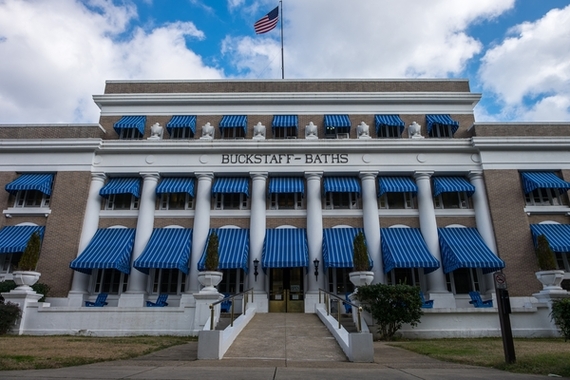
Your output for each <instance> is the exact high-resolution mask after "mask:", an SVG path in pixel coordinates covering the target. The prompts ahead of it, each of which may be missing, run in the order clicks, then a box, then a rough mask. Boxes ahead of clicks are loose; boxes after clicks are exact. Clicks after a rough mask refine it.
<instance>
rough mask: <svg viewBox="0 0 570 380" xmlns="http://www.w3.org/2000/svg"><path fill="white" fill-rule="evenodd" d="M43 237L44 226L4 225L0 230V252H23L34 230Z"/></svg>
mask: <svg viewBox="0 0 570 380" xmlns="http://www.w3.org/2000/svg"><path fill="white" fill-rule="evenodd" d="M36 231H37V232H39V233H40V239H43V237H44V231H45V227H42V226H6V227H4V228H2V229H1V230H0V254H2V253H4V254H6V253H20V252H24V250H25V249H26V246H27V245H28V241H29V240H30V237H31V236H32V234H33V233H34V232H36Z"/></svg>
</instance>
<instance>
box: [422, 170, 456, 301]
mask: <svg viewBox="0 0 570 380" xmlns="http://www.w3.org/2000/svg"><path fill="white" fill-rule="evenodd" d="M432 174H433V172H415V173H414V178H415V179H416V184H417V185H418V196H417V198H418V209H419V214H420V230H421V232H422V236H423V238H424V240H425V242H426V244H427V247H428V249H429V251H430V253H431V254H432V255H433V257H435V258H436V259H437V260H438V261H439V262H440V263H442V260H441V253H440V251H439V238H438V235H437V222H436V218H435V209H434V207H433V196H432V190H431V183H430V178H431V175H432ZM427 286H428V289H427V290H428V293H430V295H433V294H435V293H440V294H446V293H447V294H449V292H448V291H447V286H446V281H445V274H444V273H443V267H442V266H440V267H439V268H438V269H437V270H435V271H433V272H431V273H429V274H428V275H427ZM432 298H433V297H432ZM437 303H438V302H437V301H436V302H434V307H442V305H441V303H440V302H439V303H440V305H437V306H436V304H437Z"/></svg>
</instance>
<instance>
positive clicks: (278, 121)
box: [271, 115, 299, 129]
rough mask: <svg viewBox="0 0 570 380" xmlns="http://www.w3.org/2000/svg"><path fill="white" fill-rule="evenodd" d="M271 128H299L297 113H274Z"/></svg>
mask: <svg viewBox="0 0 570 380" xmlns="http://www.w3.org/2000/svg"><path fill="white" fill-rule="evenodd" d="M271 127H272V128H292V127H294V128H295V129H298V128H299V122H298V118H297V115H275V116H273V122H272V123H271Z"/></svg>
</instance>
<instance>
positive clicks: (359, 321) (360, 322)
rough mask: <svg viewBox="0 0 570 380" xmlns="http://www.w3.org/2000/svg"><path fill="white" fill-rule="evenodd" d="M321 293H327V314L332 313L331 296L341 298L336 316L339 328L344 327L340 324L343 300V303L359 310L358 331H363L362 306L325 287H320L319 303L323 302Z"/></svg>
mask: <svg viewBox="0 0 570 380" xmlns="http://www.w3.org/2000/svg"><path fill="white" fill-rule="evenodd" d="M321 293H324V294H325V304H326V305H327V315H330V314H331V313H330V302H329V300H330V299H329V297H330V296H332V297H334V298H336V299H338V300H339V307H337V318H336V319H337V320H338V328H339V329H340V328H341V327H342V326H341V324H340V309H341V302H342V303H345V304H348V305H350V306H352V308H353V310H354V309H356V310H358V324H357V325H356V329H357V331H358V332H361V331H362V318H361V316H362V307H361V306H359V305H356V304H353V303H352V302H350V301H347V300H345V299H343V298H342V297H340V296H338V295H336V294H334V293H331V292H328V291H326V290H324V289H319V303H322V302H321Z"/></svg>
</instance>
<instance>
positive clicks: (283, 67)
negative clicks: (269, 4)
mask: <svg viewBox="0 0 570 380" xmlns="http://www.w3.org/2000/svg"><path fill="white" fill-rule="evenodd" d="M279 7H280V8H281V20H280V22H281V79H285V63H284V60H283V0H279Z"/></svg>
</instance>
